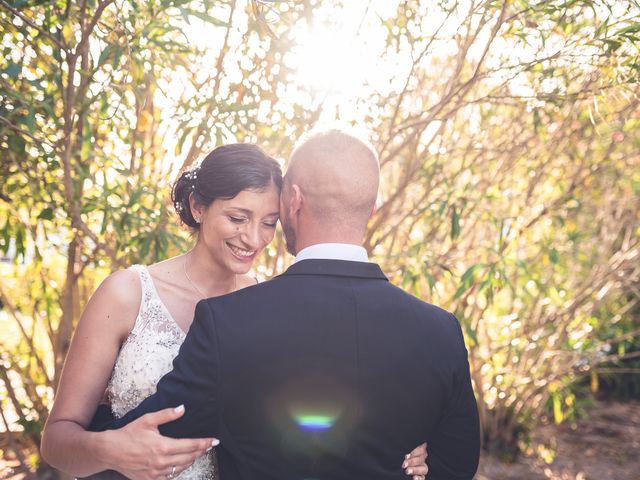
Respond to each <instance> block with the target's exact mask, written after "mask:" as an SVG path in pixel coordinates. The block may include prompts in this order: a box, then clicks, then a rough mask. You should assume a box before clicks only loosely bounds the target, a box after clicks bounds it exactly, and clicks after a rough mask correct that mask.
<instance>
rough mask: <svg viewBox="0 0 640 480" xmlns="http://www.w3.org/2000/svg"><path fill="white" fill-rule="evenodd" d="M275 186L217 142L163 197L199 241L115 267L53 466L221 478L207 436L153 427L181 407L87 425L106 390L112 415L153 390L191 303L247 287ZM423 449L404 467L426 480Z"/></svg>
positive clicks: (77, 373)
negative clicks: (97, 428) (96, 428)
mask: <svg viewBox="0 0 640 480" xmlns="http://www.w3.org/2000/svg"><path fill="white" fill-rule="evenodd" d="M281 187H282V173H281V170H280V167H279V165H278V163H277V162H276V161H275V160H274V159H273V158H271V157H270V156H268V155H267V154H265V153H264V152H263V151H262V150H261V149H260V148H259V147H257V146H255V145H249V144H234V145H226V146H222V147H218V148H216V149H215V150H213V151H212V152H211V153H210V154H209V155H208V156H207V157H206V158H205V159H204V160H203V161H202V164H201V166H200V167H199V168H196V169H193V170H191V171H187V172H184V173H183V174H182V175H181V176H180V177H179V178H178V180H177V181H176V183H175V185H174V187H173V191H172V200H173V202H174V205H175V209H176V212H177V213H178V215H179V217H180V220H181V222H182V223H183V224H185V225H186V226H188V227H189V228H191V229H192V230H193V231H194V232H195V233H196V236H197V241H196V244H195V246H194V247H193V249H192V250H190V251H189V252H188V253H185V254H183V255H179V256H176V257H173V258H170V259H168V260H165V261H163V262H160V263H156V264H153V265H150V266H148V267H147V266H141V265H134V266H132V267H130V268H128V269H126V270H122V271H118V272H115V273H113V274H112V275H110V276H109V277H108V278H107V279H106V280H105V281H104V282H103V283H102V284H101V285H100V287H99V288H98V289H97V290H96V292H95V293H94V294H93V296H92V297H91V299H90V301H89V302H88V303H87V306H86V308H85V310H84V312H83V314H82V317H81V319H80V322H79V323H78V327H77V330H76V332H75V335H74V338H73V341H72V343H71V346H70V349H69V353H68V355H67V359H66V362H65V367H64V371H63V374H62V377H61V380H60V384H59V386H58V390H57V395H56V399H55V402H54V405H53V408H52V410H51V413H50V415H49V418H48V420H47V424H46V426H45V429H44V432H43V438H42V445H41V453H42V456H43V458H44V459H45V460H46V461H47V462H48V463H49V464H50V465H52V466H53V467H56V468H58V469H59V470H62V471H64V472H68V473H70V474H72V475H75V476H77V477H86V476H90V475H94V474H96V473H97V472H101V471H104V470H115V471H117V472H119V473H121V474H122V475H124V476H125V477H128V478H132V479H140V480H142V479H144V480H146V479H158V478H161V479H165V478H179V479H180V480H186V479H194V480H195V479H197V480H203V479H216V478H218V476H217V468H216V458H215V451H213V450H212V447H213V446H216V445H217V444H218V441H217V440H216V439H213V438H207V439H173V438H168V437H163V436H162V435H160V433H159V432H158V425H161V424H163V423H167V422H170V421H173V420H175V419H177V418H179V417H180V416H181V415H182V414H183V413H184V409H183V408H182V409H181V408H180V407H178V408H177V409H167V410H162V411H159V412H155V413H150V414H147V415H145V416H143V417H141V418H140V419H138V420H136V421H135V422H133V423H131V424H130V425H127V426H126V427H124V428H122V429H119V430H111V431H105V432H99V433H98V432H90V431H88V430H87V427H88V425H89V423H90V421H91V419H92V417H93V416H94V414H95V412H96V410H97V408H98V405H99V404H100V403H101V401H102V399H103V396H105V392H106V397H107V398H106V400H107V402H108V404H109V405H110V408H111V411H112V413H113V414H114V415H115V416H117V417H121V416H122V415H124V414H125V413H127V412H128V411H129V410H131V409H132V408H134V407H135V406H137V405H138V404H139V403H140V402H141V401H142V400H143V399H144V398H146V397H147V396H149V395H150V394H152V393H153V392H155V387H156V384H157V382H158V380H160V378H161V377H162V376H163V375H164V374H165V373H167V372H169V371H170V370H171V364H172V361H173V358H174V357H175V356H176V355H177V353H178V349H179V347H180V345H181V344H182V342H183V340H184V338H185V335H186V332H187V331H188V330H189V327H190V325H191V321H192V320H193V312H194V309H195V305H196V303H198V301H200V300H202V299H203V298H207V297H214V296H218V295H224V294H227V293H230V292H233V291H235V290H238V289H240V288H245V287H248V286H251V285H254V284H255V283H256V280H255V279H254V278H253V277H251V276H249V275H247V272H248V271H249V270H250V268H251V265H252V263H253V260H254V259H255V258H256V256H258V255H259V254H260V252H262V250H263V249H264V248H265V247H266V246H267V245H268V244H269V242H271V240H272V239H273V236H274V233H275V228H276V224H277V221H278V205H279V194H280V189H281ZM425 456H426V451H425V447H424V445H421V446H419V447H417V448H416V449H415V450H414V451H413V452H411V454H409V455H407V458H406V459H405V462H404V464H403V468H405V472H406V473H407V474H408V475H413V478H414V479H424V475H426V473H427V467H426V465H425Z"/></svg>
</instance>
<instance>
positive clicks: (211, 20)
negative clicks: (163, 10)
mask: <svg viewBox="0 0 640 480" xmlns="http://www.w3.org/2000/svg"><path fill="white" fill-rule="evenodd" d="M180 10H181V11H182V10H184V11H185V12H186V13H187V14H188V15H191V16H194V17H197V18H199V19H200V20H204V21H205V22H207V23H211V24H212V25H215V26H216V27H227V28H228V27H230V26H231V25H229V23H228V22H226V21H224V20H220V19H219V18H216V17H212V16H211V15H209V14H207V13H203V12H198V11H197V10H190V9H180Z"/></svg>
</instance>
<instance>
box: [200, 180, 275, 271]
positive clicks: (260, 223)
mask: <svg viewBox="0 0 640 480" xmlns="http://www.w3.org/2000/svg"><path fill="white" fill-rule="evenodd" d="M279 197H280V192H279V191H278V189H277V187H276V186H275V185H274V184H273V183H271V184H269V186H268V187H267V188H266V189H265V190H264V191H252V190H243V191H241V192H240V193H239V194H238V195H236V196H235V197H234V198H232V199H230V200H223V199H218V200H214V201H213V202H212V203H211V204H210V205H209V206H208V207H207V208H198V206H195V205H194V210H197V211H194V215H198V213H199V214H200V219H201V222H200V233H199V238H198V242H201V243H203V244H204V245H205V246H206V248H207V250H208V251H209V253H210V255H211V257H212V258H213V260H214V261H215V262H217V263H218V264H219V265H220V266H221V267H222V268H223V269H225V270H230V271H232V272H233V273H236V274H244V273H247V272H248V271H249V269H250V268H251V264H252V263H253V260H254V259H255V258H256V256H257V255H259V254H260V252H262V250H263V249H264V247H266V246H267V245H268V244H269V242H271V240H273V236H274V234H275V230H276V224H277V222H278V206H279Z"/></svg>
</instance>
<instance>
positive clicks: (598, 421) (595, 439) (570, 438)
mask: <svg viewBox="0 0 640 480" xmlns="http://www.w3.org/2000/svg"><path fill="white" fill-rule="evenodd" d="M545 458H546V460H547V461H550V460H552V461H551V463H547V461H545V460H544V459H545ZM427 478H429V477H427ZM516 479H517V480H538V479H541V480H542V479H552V480H640V402H632V403H617V402H596V403H595V404H594V405H593V406H592V407H590V408H589V410H588V411H587V412H586V415H584V416H583V418H581V419H579V420H578V421H577V422H576V424H575V425H570V424H568V423H566V424H562V425H559V426H557V425H544V426H541V427H539V428H538V429H536V431H535V432H534V433H533V435H532V443H531V452H529V454H528V455H523V456H521V457H520V459H519V460H518V461H517V462H516V463H514V464H504V463H501V462H498V461H496V460H493V459H491V458H488V457H486V456H485V457H484V458H482V460H481V462H480V469H479V471H478V475H477V476H476V480H516Z"/></svg>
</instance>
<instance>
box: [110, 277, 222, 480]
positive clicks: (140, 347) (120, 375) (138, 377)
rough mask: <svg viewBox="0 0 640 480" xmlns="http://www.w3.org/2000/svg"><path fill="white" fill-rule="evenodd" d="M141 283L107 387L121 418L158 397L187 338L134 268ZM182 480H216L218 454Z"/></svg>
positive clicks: (208, 455) (149, 283)
mask: <svg viewBox="0 0 640 480" xmlns="http://www.w3.org/2000/svg"><path fill="white" fill-rule="evenodd" d="M130 269H131V270H134V271H136V272H138V274H139V275H140V281H141V283H142V301H141V302H140V311H139V312H138V316H137V317H136V321H135V324H134V327H133V330H132V331H131V333H130V334H129V337H128V338H127V339H126V340H125V342H124V343H123V344H122V348H121V349H120V352H119V353H118V357H117V359H116V363H115V365H114V367H113V373H112V375H111V379H110V380H109V384H108V386H107V395H108V397H109V402H110V404H111V409H112V410H113V413H114V415H115V416H116V417H118V418H120V417H122V416H123V415H124V414H126V413H127V412H128V411H129V410H131V409H133V408H134V407H136V406H138V405H139V404H140V403H141V402H142V400H144V399H145V398H146V397H148V396H149V395H151V394H153V393H155V391H156V384H157V383H158V381H159V380H160V378H162V377H163V376H164V374H165V373H168V372H169V371H170V370H171V369H172V362H173V359H174V357H175V356H176V355H177V354H178V350H179V348H180V345H181V344H182V342H183V341H184V339H185V336H186V334H185V333H184V332H183V331H182V329H181V328H180V327H179V326H178V324H177V323H176V322H175V320H174V319H173V318H172V317H171V314H170V313H169V310H167V307H166V306H165V305H164V303H162V300H160V297H159V296H158V292H157V290H156V288H155V285H154V284H153V280H152V279H151V275H150V274H149V271H148V270H147V268H146V267H144V266H142V265H134V266H132V267H130ZM175 478H176V479H180V480H217V479H218V468H217V462H216V457H215V452H214V451H211V452H209V453H206V454H204V455H203V456H201V457H200V458H198V459H197V460H196V461H195V462H194V463H193V465H192V466H191V467H189V468H188V469H187V470H185V471H184V472H182V473H181V474H180V475H178V476H176V477H175Z"/></svg>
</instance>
